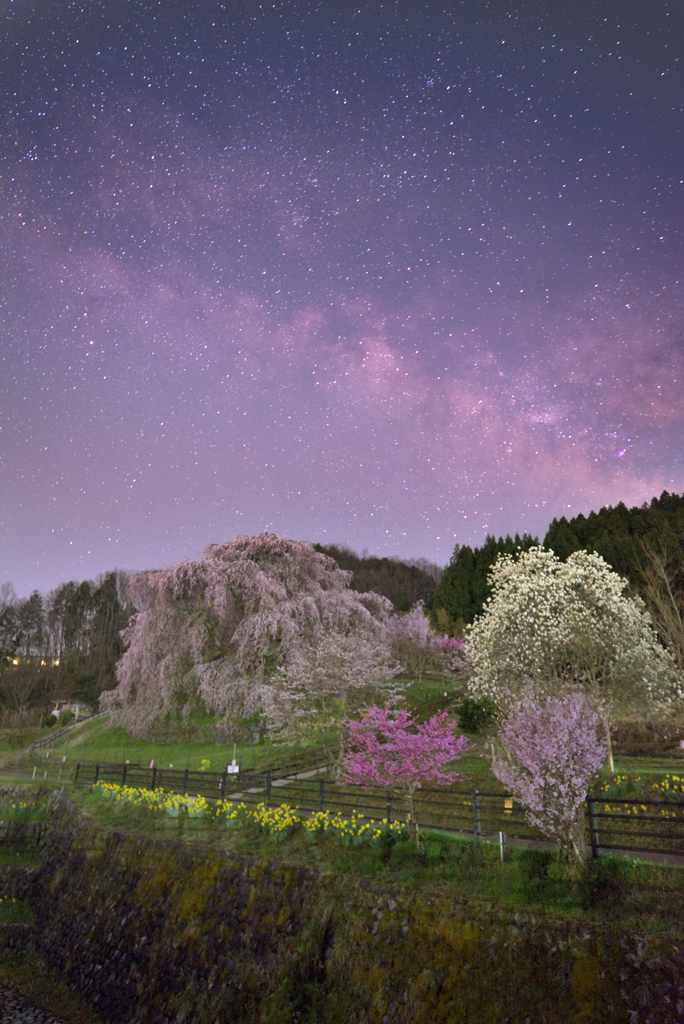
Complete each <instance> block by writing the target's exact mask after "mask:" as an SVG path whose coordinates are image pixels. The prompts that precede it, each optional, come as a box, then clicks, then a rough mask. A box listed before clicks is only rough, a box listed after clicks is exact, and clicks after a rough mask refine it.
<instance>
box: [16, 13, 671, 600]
mask: <svg viewBox="0 0 684 1024" xmlns="http://www.w3.org/2000/svg"><path fill="white" fill-rule="evenodd" d="M0 25H1V26H2V28H1V33H2V35H1V37H0V96H1V107H0V117H1V118H2V131H1V132H0V582H2V581H3V580H8V579H9V580H11V581H12V582H13V583H14V584H15V587H16V589H17V591H18V592H19V593H22V594H27V593H28V592H29V591H30V590H31V589H32V588H34V587H38V588H40V589H43V590H46V589H48V588H49V587H52V586H55V585H57V584H58V583H59V582H60V581H62V580H65V579H70V578H74V579H83V578H86V577H92V576H94V575H95V574H97V573H98V572H101V571H103V570H106V569H111V568H113V567H115V566H116V567H122V568H123V567H127V568H148V567H156V566H160V565H163V564H166V563H168V562H171V561H175V560H178V559H179V558H181V557H183V556H195V555H196V554H197V553H198V551H199V550H200V549H201V548H202V547H203V546H204V545H205V544H208V543H211V542H221V541H225V540H228V539H230V538H231V537H232V536H234V535H235V534H237V533H258V532H260V531H262V530H269V531H272V532H275V533H279V534H282V535H286V536H289V537H294V538H298V539H306V540H318V541H321V542H323V543H326V542H327V543H331V542H338V543H345V544H348V545H350V546H352V547H354V548H355V549H357V550H363V549H364V548H366V549H368V550H369V551H370V552H373V553H379V554H397V555H400V556H402V557H404V556H407V557H408V556H426V557H428V558H430V559H432V560H434V561H437V562H439V563H440V564H443V563H445V562H446V561H448V558H449V556H450V554H451V552H452V549H453V547H454V544H455V543H456V542H457V541H458V542H460V543H475V544H477V543H480V542H481V541H482V540H483V538H484V536H485V535H486V534H487V533H490V532H491V533H496V534H500V533H506V532H509V531H510V532H515V531H516V530H519V531H521V532H522V531H523V530H528V531H530V532H532V533H538V534H540V535H541V536H543V534H544V532H545V529H546V526H547V524H548V523H549V522H550V520H551V519H552V518H553V517H554V516H559V515H563V514H565V515H568V516H571V515H575V514H577V513H578V512H585V513H586V512H588V511H589V510H590V509H592V508H594V509H598V508H599V507H600V506H601V505H603V504H613V503H615V502H617V501H620V500H624V501H625V502H626V503H627V504H628V505H631V504H635V503H641V502H642V501H644V500H648V499H650V498H651V497H652V496H653V495H654V494H659V493H660V492H661V491H662V490H663V489H667V490H670V491H676V492H681V491H682V490H684V446H683V444H682V438H683V437H684V386H683V384H684V295H683V290H682V285H683V284H684V202H683V196H684V184H683V181H684V132H683V131H682V128H683V116H682V114H683V104H684V75H683V74H682V71H683V65H684V45H683V44H684V6H683V5H682V4H681V3H679V2H671V3H668V2H659V0H654V2H650V3H648V4H646V3H644V2H643V0H634V2H631V0H624V2H623V0H620V2H617V3H616V2H615V0H609V2H601V0H593V2H592V0H583V2H573V0H567V2H564V3H560V2H559V0H547V2H539V0H520V2H518V3H506V2H483V0H478V2H473V0H468V2H466V3H459V2H452V3H444V2H439V3H438V2H428V3H425V2H423V3H415V2H400V3H379V2H375V0H373V2H370V3H368V4H366V5H363V6H361V5H357V6H355V5H353V4H351V3H341V2H328V3H306V2H305V0H296V2H295V0H290V2H285V3H265V2H264V3H261V4H260V3H256V2H254V3H245V2H240V0H236V2H231V3H226V4H221V3H215V2H213V0H200V2H189V0H188V2H183V3H181V2H174V0H163V2H160V3H151V2H143V0H138V2H135V0H131V2H120V0H105V2H97V0H88V2H87V3H83V4H82V5H79V4H73V3H71V4H69V3H66V2H62V0H60V2H57V0H33V2H23V0H0Z"/></svg>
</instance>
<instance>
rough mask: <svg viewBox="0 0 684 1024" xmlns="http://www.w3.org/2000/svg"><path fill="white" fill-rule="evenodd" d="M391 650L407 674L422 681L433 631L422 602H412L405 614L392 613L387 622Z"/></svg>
mask: <svg viewBox="0 0 684 1024" xmlns="http://www.w3.org/2000/svg"><path fill="white" fill-rule="evenodd" d="M387 633H388V636H389V639H390V643H391V645H392V652H393V654H394V655H395V656H396V658H397V660H398V661H399V662H401V664H402V666H403V668H404V670H405V671H406V672H407V674H408V675H410V676H413V677H414V678H417V679H418V682H421V681H422V678H423V671H424V670H425V668H426V667H427V666H428V665H429V664H430V661H431V658H432V656H433V652H434V651H435V650H436V649H435V648H434V640H435V639H436V638H435V633H434V630H433V629H432V628H431V626H430V623H429V621H428V619H427V617H426V615H425V613H424V611H423V602H422V601H419V602H418V603H417V604H414V606H413V608H412V609H411V610H410V611H409V612H407V613H406V614H405V615H393V616H392V617H391V618H390V620H389V622H388V623H387Z"/></svg>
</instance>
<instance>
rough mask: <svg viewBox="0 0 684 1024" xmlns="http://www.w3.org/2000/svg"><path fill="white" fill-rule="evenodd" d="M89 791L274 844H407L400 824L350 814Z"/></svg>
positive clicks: (120, 789) (101, 786) (124, 789)
mask: <svg viewBox="0 0 684 1024" xmlns="http://www.w3.org/2000/svg"><path fill="white" fill-rule="evenodd" d="M93 789H94V791H95V792H96V793H99V794H100V796H102V797H104V799H105V800H114V801H115V802H117V803H125V804H131V805H132V806H134V807H142V808H144V809H146V810H149V811H157V812H160V813H166V814H168V815H169V816H170V817H172V818H178V817H179V816H180V815H181V814H187V816H188V817H190V818H207V819H208V820H209V821H214V822H221V821H223V822H225V824H226V825H227V826H228V827H234V826H236V825H255V826H256V827H257V828H258V829H259V830H260V831H261V832H264V833H265V834H267V835H270V836H271V837H272V838H273V839H275V840H280V839H286V838H287V837H288V836H291V835H293V834H294V833H295V832H296V831H297V830H299V829H302V830H303V831H304V832H305V833H306V834H307V835H308V836H310V837H311V838H312V839H316V838H318V837H320V836H325V835H328V836H331V837H332V838H334V839H337V840H339V841H340V842H341V843H343V844H344V845H361V844H364V843H370V844H373V843H382V842H386V841H387V840H388V838H394V839H402V838H408V828H407V826H406V825H405V824H404V822H400V821H395V822H389V821H387V819H384V820H382V821H368V820H366V819H364V818H363V817H360V816H359V815H357V813H356V811H353V812H352V815H351V817H349V818H344V817H342V816H341V815H340V814H335V813H334V812H332V811H316V812H315V813H313V814H307V813H306V812H302V811H300V809H299V808H298V807H291V806H290V805H289V804H280V806H278V807H267V806H266V804H264V803H260V804H257V806H256V807H247V806H246V805H245V804H244V803H233V802H231V801H230V800H215V801H209V800H206V799H205V798H204V797H203V796H189V795H187V794H186V795H181V794H179V793H166V792H164V791H163V790H160V789H155V790H152V789H136V788H134V787H132V786H119V785H116V784H115V783H111V782H98V783H96V785H95V786H94V787H93Z"/></svg>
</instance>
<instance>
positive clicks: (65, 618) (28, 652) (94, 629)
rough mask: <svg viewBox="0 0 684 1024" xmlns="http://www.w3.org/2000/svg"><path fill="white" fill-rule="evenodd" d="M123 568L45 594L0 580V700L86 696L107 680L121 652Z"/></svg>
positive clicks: (22, 704)
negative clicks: (17, 589) (25, 592)
mask: <svg viewBox="0 0 684 1024" xmlns="http://www.w3.org/2000/svg"><path fill="white" fill-rule="evenodd" d="M127 589H128V576H127V574H126V573H122V572H109V573H106V574H104V575H102V576H100V577H98V579H97V580H94V581H93V580H84V581H83V582H81V583H78V582H75V581H71V582H69V583H63V584H62V585H61V586H59V587H57V588H56V589H55V590H52V591H50V593H49V594H47V595H43V594H41V593H39V591H37V590H36V591H34V592H33V593H32V594H31V596H30V597H28V598H26V599H25V600H20V599H19V598H17V597H16V595H15V593H14V589H13V587H12V585H11V584H8V583H5V584H3V585H2V587H0V700H1V701H2V704H3V706H4V707H6V708H9V709H11V710H13V711H16V712H19V713H22V712H25V711H26V710H27V708H28V707H29V706H31V705H32V704H37V703H40V704H44V703H47V702H49V701H52V700H55V699H58V698H76V699H81V700H84V701H87V702H90V703H94V702H96V700H97V697H99V695H100V693H101V692H102V690H104V689H108V688H110V687H111V686H113V685H114V684H115V675H114V672H115V666H116V662H117V661H118V659H119V658H120V657H121V654H122V653H123V645H122V641H121V636H120V634H121V630H122V629H123V628H124V627H125V626H126V624H127V622H128V619H129V617H130V616H131V614H132V613H133V611H134V609H133V608H132V607H131V605H130V604H129V602H128V600H127V597H126V592H127Z"/></svg>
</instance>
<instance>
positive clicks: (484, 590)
mask: <svg viewBox="0 0 684 1024" xmlns="http://www.w3.org/2000/svg"><path fill="white" fill-rule="evenodd" d="M538 543H539V540H538V539H537V538H536V537H531V536H530V535H529V534H527V533H525V534H523V536H522V537H520V536H519V534H517V533H516V535H515V537H512V538H511V537H510V536H506V537H499V538H498V539H497V538H496V537H492V536H487V537H486V538H485V542H484V544H483V545H482V547H480V548H471V547H469V545H467V544H464V545H460V544H457V545H456V547H455V548H454V553H453V555H452V556H451V561H450V562H449V564H448V565H447V567H446V568H445V570H444V572H443V573H442V575H441V578H440V581H439V585H438V587H437V589H436V591H435V594H434V597H433V599H432V606H431V619H432V623H433V625H434V627H435V629H437V630H438V631H439V632H440V633H450V634H454V633H456V634H459V635H460V634H461V633H462V631H463V627H464V626H465V625H467V624H468V623H471V622H473V620H474V619H475V617H476V616H477V615H480V613H481V612H482V609H483V608H484V604H485V601H486V600H487V598H488V597H489V595H490V593H491V590H490V588H489V583H488V576H489V570H490V569H491V568H492V566H493V565H494V563H495V562H496V560H497V558H498V557H499V555H503V554H506V555H515V554H517V553H518V552H520V551H527V550H528V549H529V548H531V547H532V546H533V545H534V544H538Z"/></svg>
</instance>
